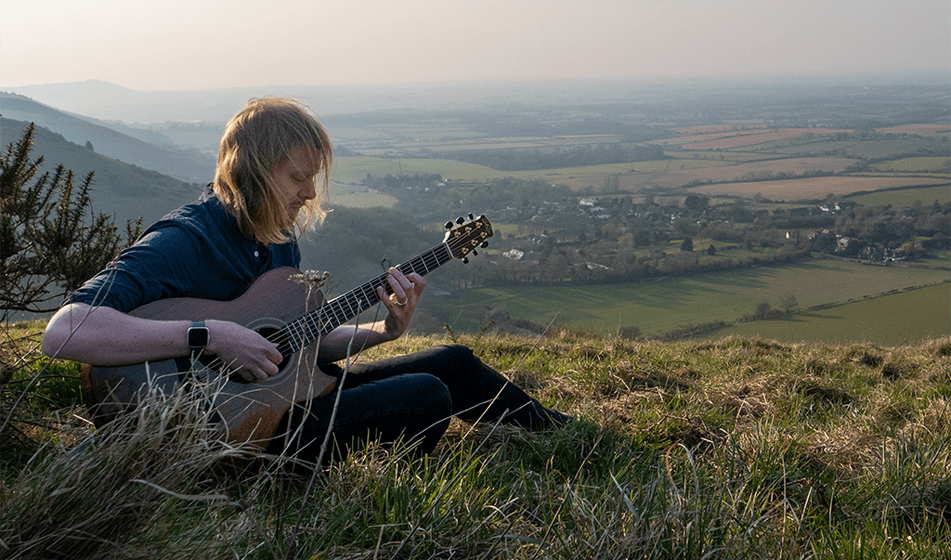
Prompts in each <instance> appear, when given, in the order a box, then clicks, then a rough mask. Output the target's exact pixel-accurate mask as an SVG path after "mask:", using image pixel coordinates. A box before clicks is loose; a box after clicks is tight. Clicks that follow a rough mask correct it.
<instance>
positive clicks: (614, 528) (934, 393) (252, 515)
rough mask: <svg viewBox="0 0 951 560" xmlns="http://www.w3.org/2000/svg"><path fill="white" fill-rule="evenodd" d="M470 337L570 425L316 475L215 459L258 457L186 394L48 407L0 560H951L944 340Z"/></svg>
mask: <svg viewBox="0 0 951 560" xmlns="http://www.w3.org/2000/svg"><path fill="white" fill-rule="evenodd" d="M442 341H444V339H442V338H440V339H436V338H419V337H416V338H406V339H401V340H399V341H397V342H394V343H392V344H390V345H386V346H384V347H378V348H377V349H374V350H373V351H372V352H371V355H372V356H374V357H381V356H384V355H389V354H392V353H402V352H406V351H411V350H415V349H419V348H424V347H428V346H430V345H432V344H434V343H438V342H442ZM458 341H459V342H463V343H466V344H468V345H470V346H472V347H473V349H474V350H475V351H476V353H477V354H478V355H480V356H481V357H482V358H483V360H485V361H486V362H488V363H489V364H491V365H493V366H495V367H497V368H499V369H500V371H503V372H504V373H505V374H506V375H508V376H509V377H510V378H511V379H512V380H513V381H515V382H517V383H518V384H520V385H521V386H523V387H526V388H527V390H528V391H529V392H531V393H532V394H533V395H534V396H536V397H537V398H539V399H540V400H542V401H543V402H545V403H546V404H549V405H553V406H555V407H557V408H558V409H560V410H564V411H566V412H569V413H571V414H573V415H575V417H576V418H577V421H576V422H575V423H574V424H572V425H570V426H568V427H565V428H561V429H558V430H554V431H548V432H539V433H531V432H524V431H521V430H517V429H513V428H509V427H507V426H505V425H496V424H486V425H478V426H474V427H473V426H469V425H465V424H462V423H454V424H453V425H452V426H451V428H450V432H449V433H448V434H447V435H446V437H445V438H444V439H443V442H442V443H441V444H440V446H439V447H438V448H437V450H436V451H435V452H434V453H433V454H432V455H431V456H429V457H425V458H411V456H410V455H407V454H406V452H405V450H403V449H400V448H397V449H395V450H391V451H388V452H387V451H383V450H381V449H377V448H374V447H372V446H371V447H368V448H367V449H365V450H363V451H361V452H357V453H354V454H352V455H351V456H350V457H349V458H348V459H347V460H346V461H344V462H342V463H337V464H334V465H333V466H331V467H329V468H327V469H326V470H323V471H320V472H318V473H316V474H314V475H312V476H292V475H290V474H287V473H286V472H284V471H283V470H282V469H281V468H280V466H281V461H280V460H279V459H278V458H266V457H262V458H259V460H258V462H257V463H255V464H254V469H252V470H245V471H241V472H239V473H237V474H234V473H231V474H228V475H225V474H222V471H221V470H220V469H218V470H216V469H215V467H216V466H220V465H221V464H222V462H223V461H232V462H233V461H234V460H235V459H237V458H245V457H246V456H247V454H248V451H247V450H243V449H241V448H240V446H239V447H237V448H235V447H228V446H224V445H221V444H218V443H216V442H215V441H214V438H212V437H211V436H210V434H211V432H212V430H211V429H210V424H209V418H208V414H207V412H205V411H203V410H202V408H201V406H196V404H195V403H194V402H190V401H189V400H188V399H187V398H185V397H183V396H181V395H179V396H176V397H174V398H172V399H169V400H167V401H165V402H161V401H154V402H152V403H151V404H150V405H148V406H146V407H143V409H141V410H140V411H139V413H138V414H137V415H136V416H134V417H132V418H130V419H129V420H128V421H126V422H125V423H123V424H121V425H118V426H115V427H114V428H112V429H104V430H100V431H98V432H96V433H95V434H93V433H92V432H91V430H90V429H89V428H88V427H87V426H86V424H82V423H78V424H75V425H74V426H73V428H71V430H72V431H71V432H70V434H69V437H64V436H63V434H62V431H61V430H62V429H63V428H62V424H61V423H57V422H53V421H47V422H45V423H44V422H39V421H36V422H34V424H36V426H35V428H36V431H35V432H34V434H35V436H36V440H35V441H34V443H32V444H31V443H29V442H21V443H20V444H19V445H21V446H24V447H26V448H29V447H30V446H31V445H32V453H31V455H32V459H30V460H29V461H27V462H15V461H9V460H7V459H5V461H6V462H7V464H5V465H4V477H3V478H2V482H0V557H2V558H17V559H21V558H22V559H26V558H57V557H85V558H124V559H125V558H155V557H162V558H225V557H227V558H290V557H295V558H313V559H317V558H348V559H356V558H361V559H364V558H365V559H371V558H404V559H411V558H413V559H415V558H420V559H422V558H450V557H451V558H512V559H531V558H564V559H577V558H603V559H614V558H617V559H620V558H658V559H661V558H664V559H666V558H698V559H699V558H749V559H759V558H770V559H805V558H843V559H856V560H857V559H860V558H884V559H892V558H894V559H899V558H902V559H906V558H921V559H925V558H948V549H947V543H948V542H949V539H951V473H949V470H948V465H949V462H951V406H949V402H951V400H949V399H951V337H944V338H940V339H935V340H931V341H927V342H924V343H921V344H918V345H908V346H896V347H889V346H878V345H871V344H858V345H844V346H836V345H825V344H792V345H791V344H780V343H777V342H775V341H770V340H763V339H755V338H727V339H724V340H720V341H715V342H683V343H667V344H660V343H635V342H630V341H623V340H618V339H606V338H596V337H590V336H585V335H581V334H578V333H577V332H572V331H568V330H560V331H557V332H552V333H550V335H549V336H548V337H545V338H537V339H529V338H520V337H510V336H506V337H496V336H482V337H461V338H459V339H458ZM24 375H28V374H26V373H24ZM5 390H9V389H7V388H5ZM60 404H61V403H60ZM37 410H39V409H37ZM83 413H84V411H83V408H82V407H81V406H79V405H76V406H70V407H66V408H65V409H55V410H54V409H53V408H52V407H51V408H49V409H47V410H46V412H45V417H46V418H54V417H56V416H57V415H58V417H60V418H66V417H71V415H73V414H75V415H77V416H80V417H81V416H82V415H83ZM40 432H45V435H44V436H42V437H40ZM0 435H4V434H0ZM80 442H85V443H84V444H82V445H77V444H78V443H80ZM4 445H5V446H6V445H7V440H4Z"/></svg>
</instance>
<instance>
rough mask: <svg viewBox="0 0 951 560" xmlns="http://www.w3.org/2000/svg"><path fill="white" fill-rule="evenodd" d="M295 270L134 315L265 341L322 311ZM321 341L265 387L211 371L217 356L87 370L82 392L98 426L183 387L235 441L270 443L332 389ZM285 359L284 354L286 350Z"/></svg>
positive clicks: (317, 295) (288, 358)
mask: <svg viewBox="0 0 951 560" xmlns="http://www.w3.org/2000/svg"><path fill="white" fill-rule="evenodd" d="M299 273H300V271H299V270H297V269H294V268H277V269H274V270H270V271H268V272H266V273H265V274H263V275H261V276H260V277H259V278H258V279H257V280H256V281H255V282H254V283H253V284H252V285H251V287H250V288H249V289H248V291H247V292H245V293H244V294H242V295H241V296H240V297H238V298H237V299H234V300H231V301H211V300H203V299H195V298H171V299H164V300H159V301H155V302H152V303H149V304H147V305H144V306H142V307H139V308H137V309H135V310H133V311H132V312H131V313H130V315H134V316H136V317H142V318H147V319H156V320H194V321H197V320H209V319H218V320H223V321H232V322H235V323H238V324H240V325H244V326H246V327H248V328H250V329H252V330H254V331H257V332H258V333H260V334H262V335H264V336H265V337H268V336H269V335H270V334H272V333H275V332H277V331H279V330H280V329H281V328H283V327H284V326H285V325H287V324H288V323H290V322H291V321H294V320H295V319H298V318H300V317H302V316H304V315H305V314H308V313H314V312H315V311H316V312H319V311H318V310H319V309H320V307H321V305H322V304H323V303H324V301H323V294H322V293H321V292H320V291H319V290H317V289H312V290H311V292H312V293H311V294H310V296H309V297H308V287H307V286H305V285H303V284H301V283H299V282H297V281H295V280H292V279H291V276H293V275H295V274H299ZM317 346H318V342H317V341H315V342H312V343H310V344H308V345H306V346H304V347H303V348H302V349H300V350H299V351H297V352H295V353H293V354H291V355H284V356H283V358H284V361H283V362H282V363H281V366H280V371H279V372H278V374H277V375H275V376H272V377H270V378H268V379H267V380H265V381H259V382H254V383H250V382H245V381H243V380H240V379H238V378H237V376H229V375H227V373H225V372H223V371H222V368H217V367H213V366H209V365H208V364H210V363H213V361H214V360H213V357H210V356H209V357H203V356H199V359H198V361H197V362H196V363H195V364H192V363H191V358H190V357H189V356H183V357H181V358H176V359H170V360H161V361H155V362H146V363H144V364H133V365H128V366H116V367H99V366H84V367H83V368H82V375H81V381H82V385H83V393H84V397H85V400H86V402H87V403H89V404H91V405H92V406H91V407H90V410H91V411H92V414H93V420H94V422H95V424H96V425H97V426H101V425H103V424H105V423H107V422H109V421H110V420H112V419H113V418H115V417H116V416H117V415H118V414H122V413H124V412H127V411H128V410H130V409H131V408H133V407H134V406H135V405H136V404H137V403H138V402H139V401H140V400H142V399H144V398H146V397H147V395H148V392H149V391H150V390H151V391H159V392H161V393H163V394H165V395H170V394H171V393H172V392H174V391H175V390H176V389H177V388H178V387H179V386H180V385H181V384H182V383H188V384H190V385H192V386H193V388H194V389H197V390H202V391H205V393H206V394H207V395H208V396H209V399H210V400H211V402H212V405H211V406H212V407H213V409H214V411H215V413H217V416H218V417H219V418H220V420H221V422H222V424H223V426H222V428H223V430H224V431H225V436H224V437H225V438H226V439H227V441H231V442H246V441H253V442H258V443H259V444H260V445H262V446H265V445H267V440H268V439H269V438H271V437H272V436H273V435H274V432H275V431H276V429H277V426H278V423H279V422H280V420H281V418H282V417H283V416H284V414H285V413H286V412H287V411H288V409H289V408H290V407H291V406H293V405H294V403H298V402H302V401H308V400H310V399H313V398H317V397H321V396H324V395H326V394H327V393H329V392H330V391H332V390H333V388H334V385H335V384H336V381H337V380H336V378H335V377H332V376H329V375H326V374H324V373H323V372H321V371H320V369H319V368H318V367H317V364H316V362H317ZM282 354H284V352H282Z"/></svg>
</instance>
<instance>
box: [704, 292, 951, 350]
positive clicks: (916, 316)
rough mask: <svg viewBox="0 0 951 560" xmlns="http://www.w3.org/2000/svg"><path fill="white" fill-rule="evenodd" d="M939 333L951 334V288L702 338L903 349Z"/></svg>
mask: <svg viewBox="0 0 951 560" xmlns="http://www.w3.org/2000/svg"><path fill="white" fill-rule="evenodd" d="M938 333H947V334H951V288H949V285H948V284H938V285H936V286H930V287H927V288H921V289H917V290H912V291H908V292H901V293H897V294H890V295H888V296H886V297H879V298H872V299H867V300H861V301H855V302H852V303H847V304H844V305H837V306H834V307H830V308H828V309H822V310H816V311H802V312H798V313H793V314H791V315H786V316H782V317H778V318H775V319H768V320H764V321H756V322H752V323H738V324H736V325H733V326H730V327H727V328H725V329H719V330H716V331H714V332H711V333H709V334H707V335H704V338H708V339H719V338H723V337H725V336H741V337H742V336H758V337H764V338H772V339H776V340H779V341H783V342H802V341H806V342H822V341H836V342H838V343H842V344H848V343H857V342H858V343H860V342H866V341H874V342H876V343H878V344H888V345H900V344H904V343H906V342H917V341H921V340H925V339H927V338H929V337H933V336H937V334H938Z"/></svg>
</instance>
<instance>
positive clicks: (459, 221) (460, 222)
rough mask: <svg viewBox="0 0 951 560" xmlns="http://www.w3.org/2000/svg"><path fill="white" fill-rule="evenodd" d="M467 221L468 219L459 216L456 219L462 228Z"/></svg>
mask: <svg viewBox="0 0 951 560" xmlns="http://www.w3.org/2000/svg"><path fill="white" fill-rule="evenodd" d="M465 221H466V219H465V218H463V217H462V216H459V217H458V218H456V223H457V224H459V225H460V226H461V225H462V224H464V223H465Z"/></svg>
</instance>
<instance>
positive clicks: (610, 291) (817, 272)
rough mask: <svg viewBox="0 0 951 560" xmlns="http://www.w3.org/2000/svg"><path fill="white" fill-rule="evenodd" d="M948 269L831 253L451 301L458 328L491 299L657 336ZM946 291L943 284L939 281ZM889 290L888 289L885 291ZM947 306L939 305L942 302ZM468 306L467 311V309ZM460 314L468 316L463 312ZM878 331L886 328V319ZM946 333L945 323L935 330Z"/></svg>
mask: <svg viewBox="0 0 951 560" xmlns="http://www.w3.org/2000/svg"><path fill="white" fill-rule="evenodd" d="M948 279H949V272H948V271H947V270H933V269H912V268H900V267H877V266H863V265H861V264H858V263H855V262H851V261H845V260H840V259H831V258H817V259H812V260H809V261H804V262H802V263H798V264H795V265H789V266H782V267H760V268H752V269H746V270H737V271H731V272H723V273H710V274H702V275H694V276H685V277H679V278H668V279H662V280H659V281H654V282H641V283H634V284H614V285H602V286H573V287H567V286H566V287H543V288H531V287H519V288H486V289H478V290H465V291H461V292H458V293H457V294H455V295H454V297H453V300H452V305H453V307H454V308H455V310H456V312H457V314H458V316H459V317H460V319H459V323H460V324H458V325H453V326H454V328H456V329H457V330H462V329H473V328H476V329H477V328H480V327H482V325H480V324H478V321H479V319H477V317H478V313H476V312H477V311H478V310H480V309H484V308H486V307H487V306H494V307H495V308H497V309H502V310H504V311H505V312H507V313H508V314H509V316H510V318H511V319H513V320H515V319H521V320H527V321H531V322H533V323H538V324H542V325H548V324H549V323H550V322H552V321H555V322H556V323H568V324H570V325H571V326H572V327H574V328H578V329H582V330H589V331H594V332H599V333H602V334H606V335H610V334H614V333H616V332H617V331H618V329H619V328H621V327H629V326H636V327H638V328H640V329H641V332H642V334H644V335H648V336H650V335H659V334H662V333H665V332H668V331H671V330H674V329H676V328H678V327H682V326H685V325H693V324H702V323H710V322H714V321H727V322H732V321H735V320H737V319H739V318H741V317H743V316H744V315H748V314H752V313H753V312H754V311H755V309H756V306H757V305H758V304H760V303H763V302H766V303H769V304H770V305H771V306H772V307H773V308H774V309H779V308H780V301H781V298H783V297H784V296H786V295H788V294H791V295H793V296H795V298H796V301H797V303H798V305H799V307H800V308H803V309H806V308H809V307H813V306H817V305H825V304H833V303H847V302H849V301H850V300H851V301H862V300H863V299H865V298H871V297H876V296H879V295H882V294H885V293H888V292H890V291H892V290H904V289H906V288H912V287H920V286H926V285H933V284H937V283H942V282H946V281H947V280H948ZM942 285H943V287H944V289H945V290H947V289H948V286H947V284H942ZM889 297H894V296H889ZM946 307H947V306H945V308H946ZM933 309H934V305H933V304H929V303H927V302H924V303H923V304H922V307H921V308H915V309H912V308H909V309H908V311H907V315H908V316H911V317H916V316H919V315H920V314H922V313H929V312H931V311H932V310H933ZM465 311H471V313H465ZM463 317H466V318H468V319H463ZM880 326H881V327H882V332H883V334H885V335H887V334H888V333H887V331H888V330H889V329H888V328H887V327H886V326H885V325H880ZM941 332H943V333H944V334H947V332H948V329H945V330H944V331H939V332H935V333H934V335H938V334H941Z"/></svg>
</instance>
